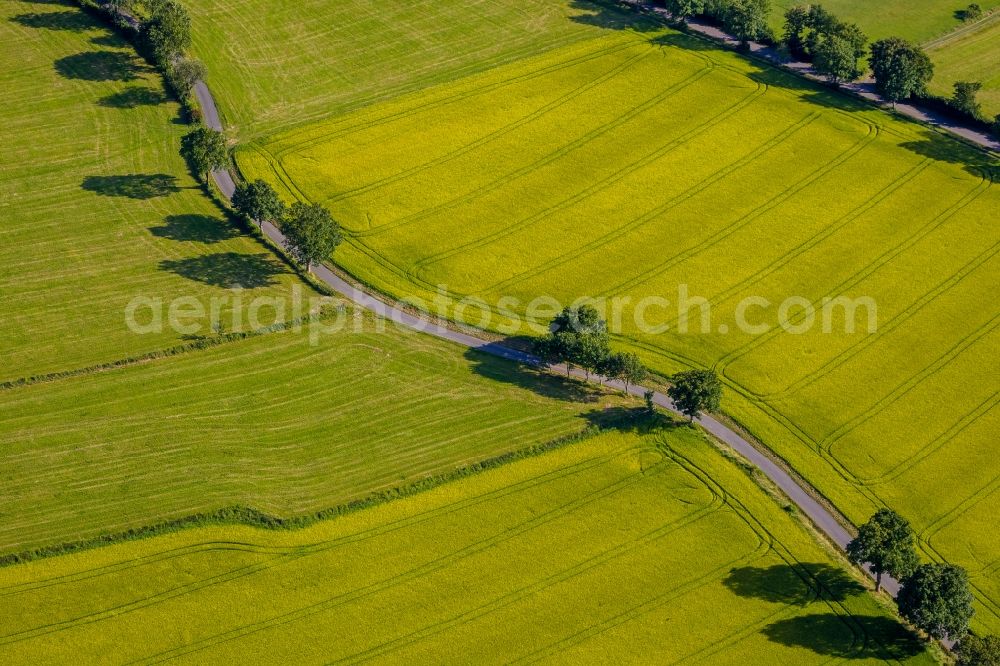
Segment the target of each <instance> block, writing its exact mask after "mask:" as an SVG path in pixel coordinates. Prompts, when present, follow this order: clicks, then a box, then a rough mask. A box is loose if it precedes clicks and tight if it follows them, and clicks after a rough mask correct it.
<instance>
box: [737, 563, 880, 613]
mask: <svg viewBox="0 0 1000 666" xmlns="http://www.w3.org/2000/svg"><path fill="white" fill-rule="evenodd" d="M722 584H723V585H725V586H726V587H727V588H729V589H730V590H732V591H733V592H734V593H736V594H738V595H739V596H741V597H752V598H754V599H763V600H765V601H770V602H773V603H786V604H796V605H799V606H804V605H806V604H808V603H810V602H812V601H815V600H816V599H817V598H821V599H824V600H826V601H845V600H846V599H847V598H849V597H852V596H856V595H859V594H863V593H864V591H865V588H864V587H863V586H862V585H861V584H860V583H858V582H857V581H856V580H854V578H852V577H851V576H850V574H848V573H847V572H846V571H844V570H843V569H841V568H840V567H837V566H833V565H830V564H824V563H817V562H806V563H800V564H796V565H789V564H775V565H772V566H769V567H753V566H747V567H738V568H736V569H732V570H730V572H729V573H728V574H727V575H726V577H725V578H724V579H723V581H722Z"/></svg>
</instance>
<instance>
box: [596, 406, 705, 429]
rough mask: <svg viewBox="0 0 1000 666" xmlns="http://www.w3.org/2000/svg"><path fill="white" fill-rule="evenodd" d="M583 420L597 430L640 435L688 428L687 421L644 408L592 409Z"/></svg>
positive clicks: (615, 407)
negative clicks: (611, 430)
mask: <svg viewBox="0 0 1000 666" xmlns="http://www.w3.org/2000/svg"><path fill="white" fill-rule="evenodd" d="M583 418H584V419H586V420H587V422H588V423H589V424H590V425H593V426H597V427H598V428H602V429H605V430H608V429H613V430H618V431H620V432H632V433H638V434H641V435H648V434H650V433H654V432H663V431H665V430H670V429H673V428H685V427H687V426H688V423H687V421H681V420H680V419H675V418H673V417H671V416H670V415H669V414H665V413H664V412H662V411H659V410H657V411H656V412H654V413H652V414H651V413H650V412H649V411H648V410H647V409H646V408H645V407H644V406H642V407H639V406H637V407H621V406H614V407H605V408H604V409H593V410H591V411H589V412H587V413H586V414H584V415H583Z"/></svg>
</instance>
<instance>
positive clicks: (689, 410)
mask: <svg viewBox="0 0 1000 666" xmlns="http://www.w3.org/2000/svg"><path fill="white" fill-rule="evenodd" d="M670 382H671V385H670V388H669V389H667V395H668V396H670V399H671V400H673V402H674V406H675V407H677V410H678V411H680V413H681V414H684V415H685V416H687V417H688V418H689V419H690V420H692V421H693V420H694V419H695V418H696V417H697V416H698V415H699V414H700V413H701V412H712V411H715V410H717V409H718V408H719V404H720V402H721V401H722V382H720V381H719V377H718V375H716V374H715V372H714V371H712V370H687V371H686V372H679V373H677V374H676V375H674V376H673V377H671V378H670Z"/></svg>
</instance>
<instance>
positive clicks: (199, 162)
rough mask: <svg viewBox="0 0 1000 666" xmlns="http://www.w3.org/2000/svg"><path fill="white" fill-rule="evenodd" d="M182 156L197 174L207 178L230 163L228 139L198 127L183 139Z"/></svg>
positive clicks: (220, 133)
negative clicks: (227, 148)
mask: <svg viewBox="0 0 1000 666" xmlns="http://www.w3.org/2000/svg"><path fill="white" fill-rule="evenodd" d="M181 154H182V155H184V157H185V159H187V161H188V163H189V164H190V165H191V168H193V169H194V171H195V173H197V174H199V175H201V176H205V177H206V180H207V176H208V174H209V173H210V172H211V171H213V170H214V169H221V168H223V167H225V166H226V164H227V163H228V162H229V155H228V153H227V151H226V137H225V136H223V134H222V132H216V131H215V130H213V129H209V128H208V127H204V126H201V127H197V128H196V129H193V130H191V131H190V132H188V133H187V134H185V135H184V138H183V139H181Z"/></svg>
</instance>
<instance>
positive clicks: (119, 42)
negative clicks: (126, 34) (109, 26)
mask: <svg viewBox="0 0 1000 666" xmlns="http://www.w3.org/2000/svg"><path fill="white" fill-rule="evenodd" d="M90 43H91V44H94V45H95V46H116V47H118V48H125V47H126V46H128V42H126V41H125V40H124V39H123V38H122V37H120V36H119V35H117V34H115V33H113V32H109V33H108V34H106V35H98V36H97V37H93V38H92V39H91V40H90Z"/></svg>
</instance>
